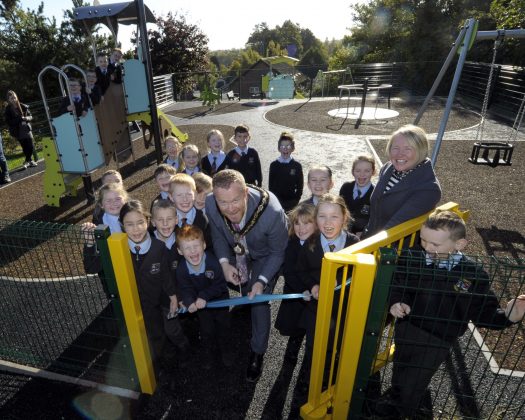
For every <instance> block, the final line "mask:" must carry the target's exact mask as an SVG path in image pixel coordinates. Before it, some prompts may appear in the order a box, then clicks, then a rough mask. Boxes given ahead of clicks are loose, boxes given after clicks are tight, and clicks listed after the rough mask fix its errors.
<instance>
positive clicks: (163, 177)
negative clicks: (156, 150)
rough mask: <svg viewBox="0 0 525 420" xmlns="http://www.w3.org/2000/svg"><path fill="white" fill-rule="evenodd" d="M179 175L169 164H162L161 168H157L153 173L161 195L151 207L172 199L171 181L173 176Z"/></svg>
mask: <svg viewBox="0 0 525 420" xmlns="http://www.w3.org/2000/svg"><path fill="white" fill-rule="evenodd" d="M176 174H177V170H176V169H175V168H174V167H173V166H171V165H169V164H167V163H161V164H160V165H159V166H157V167H156V168H155V171H154V172H153V178H155V181H156V182H157V185H158V187H159V191H160V193H159V195H157V196H156V197H155V198H154V199H153V201H152V202H151V207H150V209H151V208H152V207H153V204H154V203H155V201H157V200H161V199H162V200H169V199H170V180H171V177H172V176H173V175H176Z"/></svg>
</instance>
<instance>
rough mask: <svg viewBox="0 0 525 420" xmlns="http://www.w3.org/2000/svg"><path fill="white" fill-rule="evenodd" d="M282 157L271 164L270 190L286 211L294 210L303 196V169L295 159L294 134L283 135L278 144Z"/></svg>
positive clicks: (285, 133)
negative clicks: (293, 154) (293, 155)
mask: <svg viewBox="0 0 525 420" xmlns="http://www.w3.org/2000/svg"><path fill="white" fill-rule="evenodd" d="M277 150H279V152H281V155H280V156H279V157H278V158H277V159H276V160H274V161H273V162H272V163H271V164H270V178H269V180H268V186H269V190H270V191H271V192H273V193H274V194H275V195H276V196H277V198H278V199H279V201H280V202H281V206H283V209H284V211H286V212H288V211H290V210H292V209H293V208H294V207H295V206H296V205H297V203H299V200H300V199H301V196H302V195H303V185H304V179H303V167H302V166H301V164H300V163H299V162H297V161H296V160H295V159H294V158H293V157H292V153H293V151H294V150H295V141H294V137H293V134H292V133H287V132H283V133H281V135H280V137H279V140H278V142H277Z"/></svg>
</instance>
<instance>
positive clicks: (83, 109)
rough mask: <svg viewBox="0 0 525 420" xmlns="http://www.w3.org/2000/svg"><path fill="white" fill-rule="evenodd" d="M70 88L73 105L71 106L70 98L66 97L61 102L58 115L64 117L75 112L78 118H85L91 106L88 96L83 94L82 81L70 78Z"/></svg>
mask: <svg viewBox="0 0 525 420" xmlns="http://www.w3.org/2000/svg"><path fill="white" fill-rule="evenodd" d="M68 86H69V92H70V93H71V97H72V99H73V104H71V101H70V99H69V96H64V97H63V98H62V101H61V102H60V106H59V109H58V114H59V115H62V114H65V113H66V112H74V113H75V115H76V116H77V117H78V118H80V117H85V116H86V114H87V113H88V111H89V108H90V105H89V100H88V97H87V94H85V93H82V86H81V85H80V81H79V80H78V79H75V78H70V79H69V80H68Z"/></svg>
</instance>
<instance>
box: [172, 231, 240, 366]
mask: <svg viewBox="0 0 525 420" xmlns="http://www.w3.org/2000/svg"><path fill="white" fill-rule="evenodd" d="M177 249H178V251H179V253H180V254H181V255H182V256H183V257H184V259H185V261H183V262H181V263H180V264H179V266H178V267H177V281H178V284H179V290H180V298H181V301H182V303H183V305H184V306H185V307H187V308H188V311H189V312H191V313H193V312H197V316H198V318H199V326H200V334H201V339H202V345H203V347H204V352H205V357H204V360H203V361H202V366H203V367H204V369H211V367H212V363H213V355H214V354H215V353H216V352H215V349H214V347H215V343H216V344H217V345H218V347H219V350H220V353H221V359H222V363H223V364H224V365H225V366H227V367H230V366H232V365H233V363H234V358H235V354H234V352H233V351H232V348H231V334H230V312H229V308H228V307H224V308H206V304H207V303H208V302H210V301H213V300H222V299H228V298H229V293H228V287H227V285H226V280H225V278H224V275H223V273H222V268H221V265H220V264H219V261H218V260H217V258H216V257H215V256H214V255H213V254H212V253H209V252H205V249H206V243H205V242H204V234H203V232H202V230H201V229H199V228H198V227H197V226H192V225H186V226H184V227H182V228H181V229H180V230H179V232H178V234H177Z"/></svg>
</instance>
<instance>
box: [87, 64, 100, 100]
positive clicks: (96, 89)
mask: <svg viewBox="0 0 525 420" xmlns="http://www.w3.org/2000/svg"><path fill="white" fill-rule="evenodd" d="M86 78H87V82H88V83H87V86H85V87H84V89H83V91H84V92H85V93H86V94H87V95H89V98H90V99H91V103H92V104H93V106H95V105H98V104H99V103H100V101H101V99H102V91H101V90H100V86H98V85H97V73H96V71H95V70H87V71H86Z"/></svg>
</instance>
